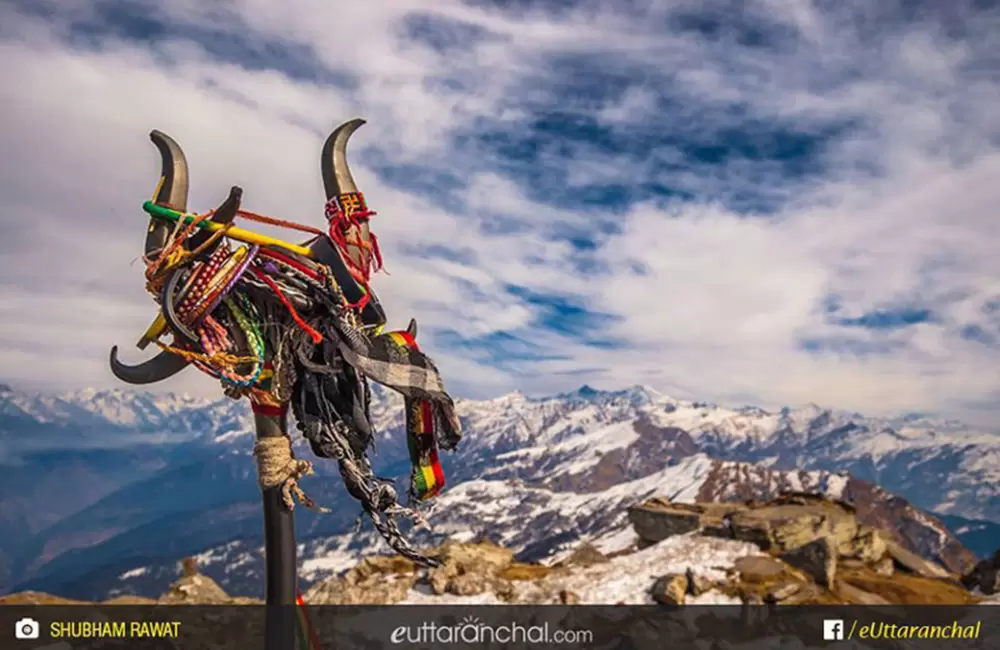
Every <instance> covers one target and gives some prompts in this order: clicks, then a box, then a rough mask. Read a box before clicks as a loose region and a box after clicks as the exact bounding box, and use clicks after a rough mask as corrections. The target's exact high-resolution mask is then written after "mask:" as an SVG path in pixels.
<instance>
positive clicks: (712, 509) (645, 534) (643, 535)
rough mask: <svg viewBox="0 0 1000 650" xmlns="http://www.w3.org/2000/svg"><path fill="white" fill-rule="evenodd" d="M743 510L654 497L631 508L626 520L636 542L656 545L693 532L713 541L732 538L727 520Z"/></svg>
mask: <svg viewBox="0 0 1000 650" xmlns="http://www.w3.org/2000/svg"><path fill="white" fill-rule="evenodd" d="M743 509H744V506H742V505H740V504H735V503H672V502H670V501H668V500H667V499H664V498H662V497H657V498H653V499H649V500H647V501H644V502H642V503H640V504H637V505H634V506H632V507H630V508H629V509H628V517H629V521H630V522H632V527H633V528H634V529H635V532H636V534H637V535H638V536H639V539H641V540H642V541H644V542H646V543H647V544H650V543H651V544H655V543H656V542H659V541H662V540H664V539H666V538H668V537H673V536H674V535H683V534H684V533H690V532H692V531H696V530H703V531H704V532H705V534H709V535H713V536H715V537H731V536H732V535H731V534H730V532H729V520H730V517H731V515H732V513H734V512H737V511H740V510H743Z"/></svg>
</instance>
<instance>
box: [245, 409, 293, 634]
mask: <svg viewBox="0 0 1000 650" xmlns="http://www.w3.org/2000/svg"><path fill="white" fill-rule="evenodd" d="M253 410H254V424H255V425H256V428H257V437H258V438H267V437H274V436H285V435H286V432H287V425H288V410H287V408H275V407H267V406H257V405H254V409H253ZM261 499H262V501H263V505H264V576H265V578H264V582H265V587H264V589H265V594H266V596H265V603H266V607H267V614H266V620H265V633H264V648H265V650H294V649H295V648H296V643H295V605H296V602H295V597H296V595H297V593H298V588H297V587H298V585H297V581H298V564H297V560H296V553H295V513H294V512H292V511H291V510H289V509H288V508H287V507H286V506H285V504H284V501H283V500H282V496H281V486H280V485H279V486H277V487H273V488H265V489H262V490H261Z"/></svg>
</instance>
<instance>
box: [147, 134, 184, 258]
mask: <svg viewBox="0 0 1000 650" xmlns="http://www.w3.org/2000/svg"><path fill="white" fill-rule="evenodd" d="M149 139H150V140H152V141H153V144H155V145H156V148H157V149H159V150H160V159H161V171H160V185H159V187H158V188H157V191H156V196H154V197H153V202H154V203H156V204H157V205H163V206H167V207H170V208H172V209H174V210H179V211H180V212H187V200H188V166H187V158H185V157H184V152H183V151H182V150H181V146H180V145H179V144H177V142H176V141H174V139H173V138H171V137H170V136H169V135H167V134H166V133H162V132H160V131H156V130H153V131H150V133H149ZM172 227H173V226H172V224H170V223H169V222H166V221H163V220H162V219H156V218H155V217H150V219H149V231H148V232H147V233H146V245H145V247H144V249H143V251H144V252H145V254H146V255H151V254H153V253H155V252H156V251H159V250H161V249H162V248H163V246H164V245H165V244H166V242H167V237H168V236H170V232H171V228H172Z"/></svg>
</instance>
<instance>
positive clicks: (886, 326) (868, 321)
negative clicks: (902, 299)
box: [835, 307, 935, 330]
mask: <svg viewBox="0 0 1000 650" xmlns="http://www.w3.org/2000/svg"><path fill="white" fill-rule="evenodd" d="M934 321H935V316H934V312H932V311H931V310H929V309H925V308H921V307H900V308H898V309H878V310H875V311H871V312H868V313H866V314H862V315H861V316H858V317H856V318H839V319H837V320H836V321H835V322H836V323H837V324H838V325H842V326H844V327H860V328H863V329H870V330H896V329H902V328H904V327H909V326H911V325H918V324H920V323H933V322H934Z"/></svg>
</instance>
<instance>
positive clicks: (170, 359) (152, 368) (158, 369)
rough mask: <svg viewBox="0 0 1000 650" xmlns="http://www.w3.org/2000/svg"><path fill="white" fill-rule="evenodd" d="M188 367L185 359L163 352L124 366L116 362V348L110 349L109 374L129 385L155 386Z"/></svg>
mask: <svg viewBox="0 0 1000 650" xmlns="http://www.w3.org/2000/svg"><path fill="white" fill-rule="evenodd" d="M187 365H188V361H187V359H185V358H184V357H181V356H178V355H176V354H173V353H172V352H167V351H163V352H160V353H159V354H158V355H156V356H155V357H153V358H152V359H149V360H148V361H143V362H142V363H140V364H138V365H135V366H126V365H125V364H123V363H122V362H121V361H119V360H118V346H117V345H116V346H114V347H112V348H111V372H113V373H114V375H115V377H118V379H121V380H122V381H124V382H126V383H129V384H155V383H156V382H158V381H163V380H164V379H167V378H169V377H173V376H174V375H176V374H177V373H179V372H180V371H181V370H184V368H186V367H187Z"/></svg>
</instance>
